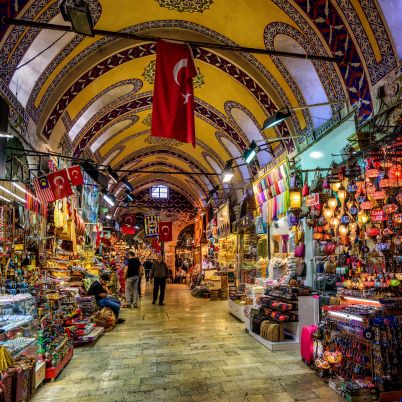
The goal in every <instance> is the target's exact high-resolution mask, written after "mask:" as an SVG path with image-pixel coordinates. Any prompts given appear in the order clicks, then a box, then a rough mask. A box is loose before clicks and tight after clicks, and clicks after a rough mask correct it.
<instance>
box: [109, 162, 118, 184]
mask: <svg viewBox="0 0 402 402" xmlns="http://www.w3.org/2000/svg"><path fill="white" fill-rule="evenodd" d="M107 174H108V175H109V177H110V178H111V179H112V180H113V181H114V182H115V183H118V181H119V175H118V174H117V173H116V172H115V171H114V170H113V169H112V167H111V166H108V167H107Z"/></svg>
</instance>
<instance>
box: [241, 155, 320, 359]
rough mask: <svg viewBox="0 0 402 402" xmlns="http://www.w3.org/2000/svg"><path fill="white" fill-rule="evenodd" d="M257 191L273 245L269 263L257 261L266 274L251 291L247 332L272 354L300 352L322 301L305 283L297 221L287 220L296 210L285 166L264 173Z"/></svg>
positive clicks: (264, 259) (268, 254) (262, 215)
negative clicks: (303, 333)
mask: <svg viewBox="0 0 402 402" xmlns="http://www.w3.org/2000/svg"><path fill="white" fill-rule="evenodd" d="M253 187H254V195H255V199H256V203H257V206H258V212H259V215H260V217H261V218H262V222H263V223H264V222H266V223H267V231H268V240H269V243H268V245H267V248H266V249H267V251H268V252H267V253H266V254H265V258H264V255H260V256H259V258H260V261H261V263H260V266H261V267H262V268H261V269H260V270H259V272H260V275H259V277H258V278H257V279H256V281H255V287H254V288H253V289H251V290H249V298H251V299H252V308H251V309H250V308H249V307H248V308H246V309H245V315H246V318H247V319H246V320H245V323H246V328H247V329H248V331H249V334H250V335H251V336H252V337H253V338H255V339H256V340H257V341H258V342H260V343H261V344H262V345H264V346H265V347H267V348H268V349H270V350H272V351H276V350H297V349H298V348H299V342H300V335H301V328H302V327H303V326H306V325H311V324H312V323H314V322H317V321H318V299H317V298H315V297H314V296H313V295H311V290H310V289H309V288H306V287H304V283H303V282H304V281H303V276H304V273H303V272H302V271H303V269H304V267H305V264H304V244H303V243H302V236H299V234H300V233H302V230H301V229H300V227H299V223H300V222H299V219H296V220H293V221H292V220H288V219H285V218H284V216H285V214H286V213H287V211H288V210H289V209H290V207H291V206H292V205H291V203H290V192H289V167H288V163H287V161H283V162H281V163H279V164H278V165H277V166H275V167H274V168H272V169H269V170H268V169H266V170H265V171H263V172H262V173H261V175H260V178H259V179H258V180H257V181H256V182H255V183H254V186H253ZM298 208H300V205H299V206H298ZM293 211H294V212H296V209H294V210H293ZM297 211H298V209H297ZM261 218H260V219H261ZM257 222H258V221H257ZM292 236H293V239H294V240H293V241H291V238H292ZM263 239H264V237H263ZM265 239H266V237H265ZM260 248H261V249H263V248H262V247H261V246H260ZM260 254H262V252H261V251H260Z"/></svg>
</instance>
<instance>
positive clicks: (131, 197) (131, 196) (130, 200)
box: [124, 190, 134, 202]
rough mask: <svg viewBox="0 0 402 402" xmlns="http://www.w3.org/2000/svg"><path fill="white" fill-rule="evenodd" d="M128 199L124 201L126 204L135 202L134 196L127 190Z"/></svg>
mask: <svg viewBox="0 0 402 402" xmlns="http://www.w3.org/2000/svg"><path fill="white" fill-rule="evenodd" d="M126 194H127V195H126V198H125V199H124V202H133V201H134V196H133V195H132V194H131V193H130V191H128V190H126Z"/></svg>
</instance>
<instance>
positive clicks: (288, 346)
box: [247, 330, 299, 352]
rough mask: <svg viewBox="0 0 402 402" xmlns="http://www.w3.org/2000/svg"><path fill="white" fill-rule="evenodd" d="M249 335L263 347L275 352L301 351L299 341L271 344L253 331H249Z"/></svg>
mask: <svg viewBox="0 0 402 402" xmlns="http://www.w3.org/2000/svg"><path fill="white" fill-rule="evenodd" d="M247 331H248V333H249V334H250V335H251V336H252V337H253V338H254V339H256V340H257V341H258V342H259V343H260V344H261V345H263V346H265V347H266V348H267V349H269V350H271V351H273V352H275V351H278V350H299V340H295V339H293V340H288V341H284V342H271V341H269V340H267V339H265V338H262V337H261V336H260V335H257V334H256V333H254V332H253V331H251V330H247Z"/></svg>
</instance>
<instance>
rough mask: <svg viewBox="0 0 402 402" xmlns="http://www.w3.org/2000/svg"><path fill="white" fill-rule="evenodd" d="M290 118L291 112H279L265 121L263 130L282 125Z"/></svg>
mask: <svg viewBox="0 0 402 402" xmlns="http://www.w3.org/2000/svg"><path fill="white" fill-rule="evenodd" d="M289 116H290V111H289V110H286V112H281V111H280V110H278V111H276V112H275V113H274V114H273V115H272V116H270V117H268V119H266V120H265V121H264V124H263V125H262V129H263V130H266V129H267V128H270V127H274V126H276V125H277V124H279V123H281V122H282V121H283V120H285V119H287V118H288V117H289Z"/></svg>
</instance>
